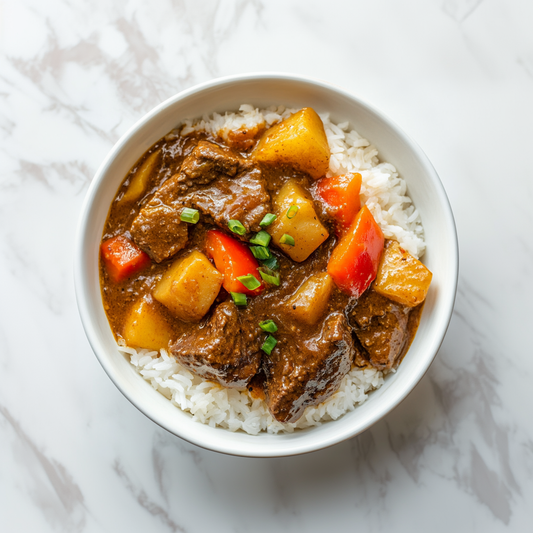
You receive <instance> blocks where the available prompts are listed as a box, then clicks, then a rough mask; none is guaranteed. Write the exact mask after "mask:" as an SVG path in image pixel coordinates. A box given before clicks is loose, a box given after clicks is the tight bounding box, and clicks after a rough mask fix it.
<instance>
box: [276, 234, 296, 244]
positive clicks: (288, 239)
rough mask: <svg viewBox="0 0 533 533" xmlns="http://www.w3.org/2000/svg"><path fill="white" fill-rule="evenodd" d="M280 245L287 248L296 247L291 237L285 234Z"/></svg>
mask: <svg viewBox="0 0 533 533" xmlns="http://www.w3.org/2000/svg"><path fill="white" fill-rule="evenodd" d="M279 243H280V244H286V245H287V246H294V239H293V238H292V237H291V236H290V235H287V234H286V233H284V234H283V235H282V237H281V239H280V240H279Z"/></svg>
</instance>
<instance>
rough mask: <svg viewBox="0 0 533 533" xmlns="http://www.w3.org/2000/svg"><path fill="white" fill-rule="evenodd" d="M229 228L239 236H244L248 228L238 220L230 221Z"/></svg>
mask: <svg viewBox="0 0 533 533" xmlns="http://www.w3.org/2000/svg"><path fill="white" fill-rule="evenodd" d="M228 228H229V229H230V230H231V231H233V233H236V234H237V235H244V234H245V233H246V228H245V227H244V226H243V225H242V224H241V223H240V222H239V221H238V220H230V221H229V222H228Z"/></svg>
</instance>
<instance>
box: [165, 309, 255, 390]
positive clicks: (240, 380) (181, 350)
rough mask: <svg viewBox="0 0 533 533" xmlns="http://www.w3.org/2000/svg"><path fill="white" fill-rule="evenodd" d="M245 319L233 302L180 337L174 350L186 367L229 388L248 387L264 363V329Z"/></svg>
mask: <svg viewBox="0 0 533 533" xmlns="http://www.w3.org/2000/svg"><path fill="white" fill-rule="evenodd" d="M258 329H259V328H257V327H254V326H252V327H250V326H249V325H248V324H247V323H246V321H245V320H241V317H240V315H239V311H238V310H237V307H236V306H235V304H234V303H233V302H231V301H227V302H223V303H221V304H220V305H219V306H218V307H217V308H216V309H215V312H214V313H213V316H212V317H211V318H210V319H209V321H208V322H207V323H206V324H205V325H203V326H199V327H197V328H196V329H191V331H189V332H188V333H186V334H185V335H183V336H182V337H180V338H179V339H178V340H177V342H176V343H175V344H174V345H173V346H171V347H170V352H171V353H172V355H174V357H175V358H176V359H177V360H178V362H179V363H181V364H182V365H183V366H185V367H187V368H188V369H189V370H190V371H191V372H194V373H195V374H198V375H199V376H201V377H203V378H205V379H208V380H211V381H218V382H219V383H220V384H221V385H223V386H225V387H246V385H247V384H248V382H249V381H250V379H251V378H252V377H253V376H254V375H255V374H256V373H257V370H258V369H259V365H260V363H261V352H260V345H261V343H260V338H259V335H260V332H259V331H258Z"/></svg>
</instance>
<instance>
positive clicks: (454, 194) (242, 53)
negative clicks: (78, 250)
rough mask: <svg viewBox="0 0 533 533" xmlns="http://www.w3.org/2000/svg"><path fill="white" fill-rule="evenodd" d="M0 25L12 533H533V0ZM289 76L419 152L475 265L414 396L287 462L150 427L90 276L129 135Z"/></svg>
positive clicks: (5, 512)
mask: <svg viewBox="0 0 533 533" xmlns="http://www.w3.org/2000/svg"><path fill="white" fill-rule="evenodd" d="M0 17H1V18H0V24H1V28H0V30H1V33H0V39H1V40H0V49H1V56H0V240H1V247H0V295H1V296H0V301H1V305H0V317H1V320H0V446H1V448H0V449H1V452H2V453H1V455H0V531H2V532H6V533H11V532H19V531H24V532H34V531H35V532H43V533H47V532H56V531H76V532H77V531H80V532H82V531H83V532H99V531H113V532H116V531H128V532H141V531H171V532H175V531H177V532H199V533H200V532H204V531H209V530H215V529H216V530H217V531H221V532H238V533H241V532H248V531H254V532H258V533H259V532H267V531H268V532H271V531H306V532H315V531H316V532H318V531H324V530H328V529H333V528H335V529H337V528H339V529H341V530H347V531H369V532H390V531H399V532H413V531H415V532H416V531H432V532H441V531H442V532H448V531H450V530H452V531H480V532H483V533H487V532H499V531H513V532H515V531H517V532H522V531H532V530H533V525H532V524H533V507H532V505H531V502H532V501H533V417H532V415H531V407H532V405H533V392H532V390H533V350H532V348H531V337H530V335H531V320H532V318H533V316H532V313H531V311H530V308H531V303H530V301H531V298H532V297H533V291H532V282H531V279H532V277H533V269H532V266H531V265H532V264H533V245H532V240H531V237H530V235H531V227H532V226H533V215H532V213H533V211H532V209H531V205H532V200H533V185H532V184H533V176H532V173H531V170H530V169H529V164H528V154H529V153H531V147H532V145H533V133H532V132H533V129H532V124H533V98H532V96H533V32H532V31H531V22H532V20H533V4H532V2H531V0H513V1H507V0H404V1H401V2H400V1H398V0H372V1H370V0H332V1H328V2H319V1H310V0H307V1H301V2H297V1H286V0H285V1H282V0H276V1H273V0H268V1H267V0H250V1H246V0H228V1H217V2H215V1H203V2H201V1H197V0H182V1H178V0H176V1H173V2H172V1H170V0H157V1H154V2H146V1H145V0H130V1H112V2H111V1H109V0H91V1H88V0H86V1H84V0H46V1H43V0H3V1H2V2H0ZM265 70H278V71H284V72H291V73H298V74H303V75H309V76H314V77H318V78H322V79H325V80H328V81H330V82H333V83H335V84H338V85H340V86H343V87H344V88H346V89H348V90H351V91H353V92H354V93H356V94H358V95H360V96H361V97H363V98H364V99H367V100H368V101H370V102H372V103H373V104H374V105H375V106H377V107H378V108H380V109H381V110H382V111H384V112H385V113H387V114H389V115H390V116H391V117H392V118H393V119H394V120H395V121H397V122H398V123H399V124H400V125H401V126H402V127H403V128H404V129H405V130H406V131H407V132H408V133H409V134H410V135H412V136H413V137H414V138H415V139H417V140H418V142H419V143H420V145H421V146H422V148H423V149H424V150H425V151H426V153H427V154H428V156H429V158H430V159H431V160H432V161H433V163H434V165H435V167H436V168H437V171H438V172H439V174H440V176H441V179H442V181H443V183H444V186H445V187H446V189H447V192H448V195H449V197H450V201H451V203H452V206H453V209H454V212H455V217H456V222H457V228H458V233H459V239H460V252H461V274H460V284H459V292H458V297H457V304H456V310H455V313H454V316H453V319H452V322H451V325H450V328H449V331H448V335H447V337H446V339H445V341H444V344H443V346H442V348H441V350H440V352H439V354H438V356H437V359H436V361H435V363H434V364H433V366H432V367H431V369H430V371H429V372H428V374H427V375H426V376H425V378H424V379H423V381H422V382H421V383H420V384H419V386H418V387H417V388H416V389H415V391H414V392H413V393H412V394H411V395H410V396H409V397H408V399H407V400H406V401H405V402H404V403H403V404H402V405H400V406H399V407H398V408H397V409H396V410H395V411H394V412H392V413H391V414H390V415H389V416H388V417H386V418H385V419H384V420H382V421H381V422H379V423H378V424H376V425H375V426H374V427H373V428H372V429H371V430H369V431H367V432H366V433H364V434H363V435H361V436H359V437H357V438H354V439H352V440H351V441H348V442H345V443H343V444H340V445H338V446H336V447H333V448H331V449H328V450H324V451H321V452H317V453H314V454H310V455H307V456H302V457H293V458H284V459H277V460H256V459H241V458H236V457H227V456H222V455H218V454H215V453H210V452H207V451H204V450H201V449H199V448H196V447H194V446H192V445H189V444H187V443H185V442H183V441H181V440H179V439H178V438H175V437H173V436H172V435H169V434H168V433H166V432H165V431H163V430H162V429H160V428H158V427H157V426H155V424H153V423H152V422H151V421H150V420H148V419H146V418H145V417H144V415H142V414H141V413H140V412H138V411H137V410H136V409H135V408H134V407H133V406H131V405H130V404H129V403H128V402H127V401H126V400H125V398H124V397H122V395H121V394H120V392H118V390H116V389H115V387H114V385H113V384H112V383H111V381H110V380H109V379H108V378H107V376H106V375H105V373H104V372H103V370H102V369H101V367H100V366H99V364H98V362H97V360H96V358H95V357H94V355H93V354H92V352H91V349H90V347H89V345H88V343H87V341H86V338H85V335H84V332H83V330H82V327H81V324H80V320H79V318H78V314H77V309H76V304H75V298H74V293H73V283H72V254H73V241H74V238H75V229H76V224H77V219H78V214H79V211H80V206H81V202H82V199H83V197H84V194H85V192H86V189H87V186H88V184H89V182H90V181H91V178H92V176H93V174H94V172H95V170H96V168H97V167H98V165H99V164H100V162H101V160H102V159H103V157H104V156H105V154H106V153H107V152H108V150H109V149H110V148H111V146H112V145H113V143H114V142H115V141H116V140H117V139H118V138H119V137H120V135H121V134H122V133H123V132H124V131H126V129H127V128H128V127H129V126H130V125H132V124H133V123H134V122H135V121H136V120H137V119H139V118H140V117H141V116H142V115H143V114H144V113H145V112H146V111H148V110H149V109H151V108H152V107H153V106H154V105H156V104H157V103H159V102H161V101H162V100H164V99H166V98H167V97H169V96H171V95H173V94H175V93H176V92H179V91H180V90H182V89H185V88H188V87H191V86H192V85H194V84H196V83H198V82H202V81H205V80H209V79H211V78H214V77H218V76H222V75H228V74H234V73H241V72H249V71H265Z"/></svg>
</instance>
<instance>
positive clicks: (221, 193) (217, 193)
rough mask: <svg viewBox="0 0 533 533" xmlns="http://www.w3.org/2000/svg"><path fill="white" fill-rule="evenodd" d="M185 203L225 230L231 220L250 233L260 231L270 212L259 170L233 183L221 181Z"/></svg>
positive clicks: (188, 198)
mask: <svg viewBox="0 0 533 533" xmlns="http://www.w3.org/2000/svg"><path fill="white" fill-rule="evenodd" d="M184 201H185V202H186V203H187V204H190V205H193V206H194V207H196V208H197V209H199V210H200V211H201V212H202V213H204V214H206V215H209V216H211V218H212V219H213V221H214V222H215V224H217V225H218V226H220V227H221V228H223V229H227V227H228V222H229V221H230V220H238V221H239V222H241V223H242V225H243V226H244V227H245V228H246V231H247V232H250V231H259V230H260V229H261V228H260V226H259V222H261V220H262V219H263V217H264V216H265V215H266V214H267V213H268V212H269V210H270V196H269V194H268V192H267V190H266V183H265V180H264V179H263V178H262V176H261V171H260V170H259V169H258V168H251V169H249V170H246V171H244V172H241V173H240V174H239V175H238V176H237V177H235V178H233V179H228V178H226V177H222V178H219V179H218V180H217V181H216V182H215V183H213V184H212V185H210V186H209V187H206V188H203V189H198V190H196V191H195V192H193V193H190V194H188V195H187V196H186V197H185V198H184Z"/></svg>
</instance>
